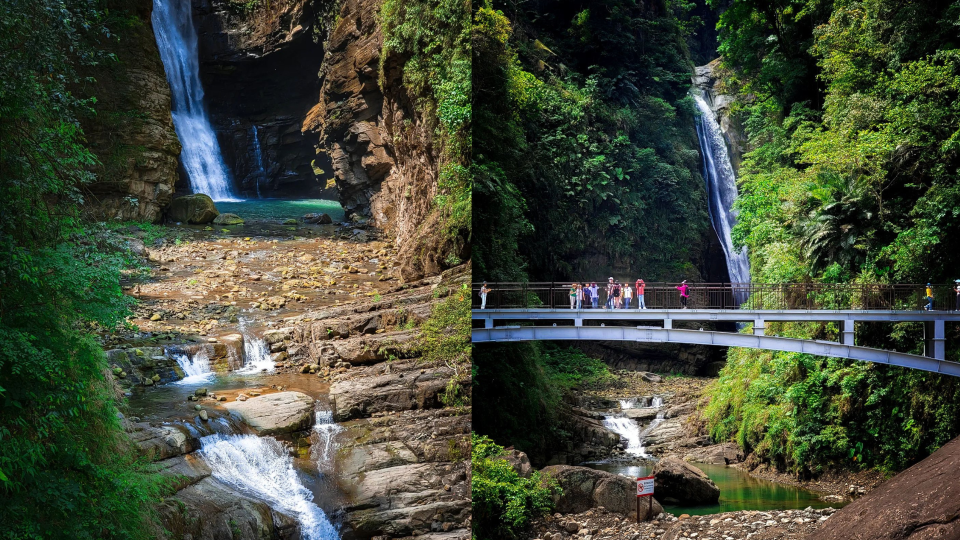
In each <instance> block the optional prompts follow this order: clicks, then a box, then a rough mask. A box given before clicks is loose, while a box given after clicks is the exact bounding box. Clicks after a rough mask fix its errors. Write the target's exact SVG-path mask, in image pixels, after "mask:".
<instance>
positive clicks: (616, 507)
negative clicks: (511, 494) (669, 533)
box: [541, 465, 663, 520]
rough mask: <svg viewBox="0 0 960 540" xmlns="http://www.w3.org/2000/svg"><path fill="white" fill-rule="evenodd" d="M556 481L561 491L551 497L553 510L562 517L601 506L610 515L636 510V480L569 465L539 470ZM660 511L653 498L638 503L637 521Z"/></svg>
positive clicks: (625, 513) (650, 517)
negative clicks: (562, 515)
mask: <svg viewBox="0 0 960 540" xmlns="http://www.w3.org/2000/svg"><path fill="white" fill-rule="evenodd" d="M541 472H542V473H543V474H544V475H546V476H550V477H551V478H553V479H555V480H556V481H557V483H558V484H559V485H560V487H561V488H562V489H563V493H562V494H559V495H557V494H554V497H553V504H554V509H555V511H557V512H560V513H561V514H579V513H581V512H586V511H587V510H589V509H591V508H596V507H598V506H602V507H604V508H606V509H607V510H608V511H610V512H617V513H618V514H623V515H625V516H630V515H631V514H633V513H635V512H636V511H637V483H636V481H635V480H632V479H630V478H627V477H625V476H620V475H617V474H612V473H608V472H606V471H598V470H596V469H590V468H587V467H575V466H572V465H551V466H549V467H546V468H544V469H543V470H542V471H541ZM660 512H663V508H662V507H661V506H660V503H659V502H657V500H656V499H653V501H641V504H640V514H641V515H640V519H641V520H647V519H653V516H656V515H657V514H659V513H660Z"/></svg>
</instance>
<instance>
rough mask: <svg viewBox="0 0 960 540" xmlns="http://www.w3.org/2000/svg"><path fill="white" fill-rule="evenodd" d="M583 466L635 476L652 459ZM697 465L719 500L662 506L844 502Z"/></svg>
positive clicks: (785, 506) (705, 509)
mask: <svg viewBox="0 0 960 540" xmlns="http://www.w3.org/2000/svg"><path fill="white" fill-rule="evenodd" d="M584 466H586V467H591V468H593V469H599V470H601V471H607V472H611V473H614V474H621V475H625V476H630V477H634V478H636V477H641V476H649V475H650V474H652V472H653V464H652V463H651V464H650V465H647V466H643V465H624V464H620V463H605V462H597V463H584ZM696 466H697V467H698V468H700V470H702V471H703V472H705V473H707V476H709V477H710V479H711V480H713V482H714V483H715V484H717V487H719V488H720V504H714V505H705V506H673V505H667V504H665V505H663V508H664V510H666V511H667V512H670V513H671V514H673V515H675V516H679V515H680V514H690V515H692V516H700V515H705V514H719V513H722V512H734V511H737V510H796V509H803V508H806V507H808V506H812V507H813V508H827V507H834V508H838V507H840V506H843V504H844V503H828V502H824V501H821V500H820V499H819V498H818V495H817V494H816V493H814V492H812V491H809V490H806V489H803V488H798V487H793V486H785V485H783V484H777V483H774V482H770V481H767V480H761V479H759V478H754V477H752V476H750V475H749V474H747V473H745V472H743V471H741V470H740V469H737V468H734V467H726V466H724V465H706V464H702V463H697V464H696ZM654 496H656V495H654Z"/></svg>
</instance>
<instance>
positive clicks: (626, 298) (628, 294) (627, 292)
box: [623, 283, 633, 309]
mask: <svg viewBox="0 0 960 540" xmlns="http://www.w3.org/2000/svg"><path fill="white" fill-rule="evenodd" d="M630 300H633V289H631V288H630V284H629V283H624V284H623V303H624V304H626V306H625V307H624V309H630Z"/></svg>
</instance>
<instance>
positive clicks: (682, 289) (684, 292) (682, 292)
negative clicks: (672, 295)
mask: <svg viewBox="0 0 960 540" xmlns="http://www.w3.org/2000/svg"><path fill="white" fill-rule="evenodd" d="M677 290H678V291H680V305H681V306H683V309H687V296H688V295H687V280H683V283H681V284H680V285H679V286H677Z"/></svg>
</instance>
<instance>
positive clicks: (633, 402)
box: [618, 398, 637, 410]
mask: <svg viewBox="0 0 960 540" xmlns="http://www.w3.org/2000/svg"><path fill="white" fill-rule="evenodd" d="M618 401H619V402H620V410H626V409H635V408H637V398H630V399H621V400H618Z"/></svg>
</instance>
